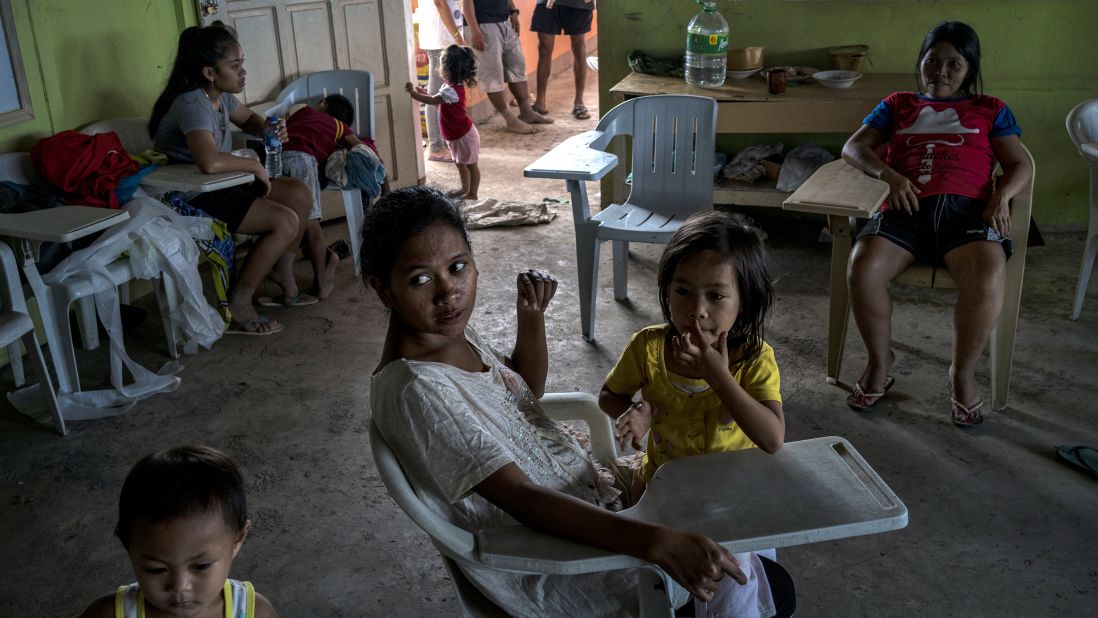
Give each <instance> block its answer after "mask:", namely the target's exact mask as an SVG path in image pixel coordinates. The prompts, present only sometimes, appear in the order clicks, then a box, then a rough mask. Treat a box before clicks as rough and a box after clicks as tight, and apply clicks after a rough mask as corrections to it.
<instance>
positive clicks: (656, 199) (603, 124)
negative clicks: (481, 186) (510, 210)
mask: <svg viewBox="0 0 1098 618" xmlns="http://www.w3.org/2000/svg"><path fill="white" fill-rule="evenodd" d="M716 127H717V102H716V101H714V100H713V99H711V98H709V97H696V96H687V95H655V96H648V97H637V98H634V99H629V100H627V101H625V102H624V103H621V104H620V105H618V106H617V107H615V108H613V109H611V110H610V111H609V112H607V113H606V115H604V116H603V117H602V120H600V121H599V123H598V125H597V126H596V127H595V130H594V131H588V132H586V133H582V134H580V135H577V136H574V137H572V138H569V139H567V140H565V141H564V142H563V143H561V144H560V145H559V146H557V147H556V148H554V149H553V150H551V151H549V152H548V153H547V154H545V155H544V156H542V157H541V158H540V159H538V160H537V161H535V162H534V163H531V164H530V165H529V166H527V167H526V169H525V171H524V175H525V176H526V177H527V178H561V179H563V180H564V181H565V184H566V185H567V187H568V191H569V193H571V195H572V214H573V219H574V223H575V226H576V262H577V264H576V266H577V268H578V271H579V273H578V274H579V294H580V321H581V328H582V332H583V337H584V339H587V340H588V341H591V340H592V339H594V336H595V298H596V294H597V291H598V274H599V248H600V245H601V244H602V242H603V241H606V240H610V241H613V242H614V253H613V262H614V299H615V300H619V301H621V300H625V299H626V298H627V297H628V293H627V288H628V285H627V279H628V273H629V262H628V258H629V243H630V242H648V243H666V242H667V241H668V240H670V238H671V235H672V234H674V233H675V231H676V230H678V229H679V227H680V226H681V225H682V223H683V221H684V220H685V219H686V218H687V217H689V216H690V215H692V214H694V213H697V212H703V211H707V210H712V209H713V154H714V148H715V143H716ZM616 136H630V137H632V141H633V150H632V162H633V163H632V169H631V171H632V174H633V181H632V188H631V189H630V192H629V197H628V198H627V199H626V200H625V203H623V204H611V205H609V206H606V207H604V208H603V209H602V210H601V211H600V212H598V213H597V214H595V215H591V210H590V206H589V205H588V202H587V189H586V185H585V184H584V183H585V182H586V181H589V180H598V179H600V178H602V177H603V176H605V175H606V174H607V173H609V172H610V171H611V170H612V169H614V167H615V166H616V165H617V157H616V156H614V155H612V154H609V153H607V152H603V151H604V150H605V149H606V148H607V147H608V145H609V143H610V140H611V139H613V138H614V137H616ZM618 173H625V172H624V171H622V170H619V171H618Z"/></svg>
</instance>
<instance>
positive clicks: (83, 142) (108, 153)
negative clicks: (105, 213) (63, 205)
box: [30, 131, 137, 208]
mask: <svg viewBox="0 0 1098 618" xmlns="http://www.w3.org/2000/svg"><path fill="white" fill-rule="evenodd" d="M30 156H31V161H32V162H33V163H34V167H35V169H36V170H37V171H38V175H39V176H41V177H42V178H43V179H44V180H46V181H48V182H49V183H50V184H52V185H53V186H55V187H57V188H58V189H60V190H61V191H62V192H63V193H64V194H65V201H66V202H68V203H70V204H71V203H79V204H83V205H87V206H106V207H110V208H118V207H119V203H118V196H116V195H115V194H114V190H115V189H117V188H118V184H119V183H120V182H121V181H122V179H123V178H125V177H126V176H130V175H132V174H134V173H136V172H137V164H136V163H134V161H133V159H131V158H130V155H129V154H128V153H127V152H126V149H125V148H123V147H122V142H120V141H119V140H118V135H116V134H115V133H114V132H110V133H97V134H95V135H84V134H83V133H77V132H76V131H62V132H60V133H58V134H57V135H54V136H52V137H46V138H43V139H40V140H38V143H37V144H35V145H34V146H33V147H31V151H30Z"/></svg>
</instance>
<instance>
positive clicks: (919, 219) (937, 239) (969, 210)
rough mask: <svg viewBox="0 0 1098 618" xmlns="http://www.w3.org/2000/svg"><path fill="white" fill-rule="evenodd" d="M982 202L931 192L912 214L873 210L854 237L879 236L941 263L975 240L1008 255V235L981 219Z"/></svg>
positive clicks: (927, 261)
mask: <svg viewBox="0 0 1098 618" xmlns="http://www.w3.org/2000/svg"><path fill="white" fill-rule="evenodd" d="M984 206H985V202H982V201H980V200H975V199H972V198H970V197H964V196H962V195H932V196H930V197H927V198H923V199H921V200H919V210H917V211H915V212H914V213H912V214H907V213H906V212H904V211H903V210H900V209H894V210H887V211H885V212H879V213H877V214H876V215H875V216H874V217H873V218H872V219H870V220H869V221H868V222H866V224H865V226H864V227H862V229H861V231H860V232H858V238H859V239H861V238H863V237H865V236H883V237H884V238H887V239H888V240H890V241H892V242H893V243H895V244H897V245H899V246H901V247H903V248H904V249H906V250H907V251H908V252H909V253H911V254H912V255H914V256H915V260H916V261H917V262H920V263H923V264H941V263H942V257H943V256H944V255H945V254H947V253H949V252H950V251H952V250H954V249H956V248H957V247H960V246H961V245H963V244H965V243H970V242H974V241H977V240H989V241H991V242H997V243H999V244H1000V245H1002V247H1003V251H1004V252H1005V253H1006V255H1007V257H1010V254H1011V253H1013V252H1014V246H1013V244H1012V243H1011V240H1010V238H1004V237H1002V236H1000V235H999V233H998V232H996V231H995V229H994V228H992V227H991V226H990V225H988V224H987V223H985V222H984V218H983V212H984Z"/></svg>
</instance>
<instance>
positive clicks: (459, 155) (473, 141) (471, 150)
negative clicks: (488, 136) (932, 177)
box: [446, 125, 480, 165]
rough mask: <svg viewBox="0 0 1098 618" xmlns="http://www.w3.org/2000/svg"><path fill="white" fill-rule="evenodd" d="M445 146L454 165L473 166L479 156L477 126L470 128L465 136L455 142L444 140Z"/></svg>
mask: <svg viewBox="0 0 1098 618" xmlns="http://www.w3.org/2000/svg"><path fill="white" fill-rule="evenodd" d="M446 145H447V146H449V147H450V156H452V157H453V158H454V163H460V164H461V165H473V164H474V163H476V162H477V158H478V157H479V156H480V133H479V132H478V131H477V125H472V126H470V127H469V131H468V132H467V133H466V134H465V135H462V136H461V137H459V138H457V139H455V140H446Z"/></svg>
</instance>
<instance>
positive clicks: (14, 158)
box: [0, 152, 41, 185]
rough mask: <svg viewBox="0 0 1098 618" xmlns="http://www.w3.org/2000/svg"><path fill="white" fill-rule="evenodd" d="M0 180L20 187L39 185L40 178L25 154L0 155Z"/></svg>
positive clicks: (28, 155)
mask: <svg viewBox="0 0 1098 618" xmlns="http://www.w3.org/2000/svg"><path fill="white" fill-rule="evenodd" d="M0 180H10V181H11V182H14V183H18V184H21V185H38V184H41V178H39V176H38V172H36V171H35V169H34V163H31V158H30V154H28V153H25V152H4V153H0Z"/></svg>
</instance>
